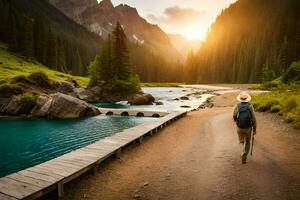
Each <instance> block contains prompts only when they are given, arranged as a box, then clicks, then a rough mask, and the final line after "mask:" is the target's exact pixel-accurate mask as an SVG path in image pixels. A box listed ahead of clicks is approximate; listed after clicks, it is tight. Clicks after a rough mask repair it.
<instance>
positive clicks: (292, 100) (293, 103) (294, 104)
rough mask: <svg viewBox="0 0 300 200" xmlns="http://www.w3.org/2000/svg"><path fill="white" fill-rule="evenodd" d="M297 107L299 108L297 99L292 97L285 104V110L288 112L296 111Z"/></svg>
mask: <svg viewBox="0 0 300 200" xmlns="http://www.w3.org/2000/svg"><path fill="white" fill-rule="evenodd" d="M296 107H297V100H296V98H295V97H290V98H288V99H287V101H286V102H285V106H284V110H285V111H286V112H290V111H292V110H293V109H296Z"/></svg>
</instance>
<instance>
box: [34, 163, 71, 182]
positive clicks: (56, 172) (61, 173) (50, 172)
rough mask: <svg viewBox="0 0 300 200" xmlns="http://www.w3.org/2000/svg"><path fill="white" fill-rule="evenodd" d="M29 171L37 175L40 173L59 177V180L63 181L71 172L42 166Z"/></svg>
mask: <svg viewBox="0 0 300 200" xmlns="http://www.w3.org/2000/svg"><path fill="white" fill-rule="evenodd" d="M29 171H31V172H35V173H40V174H46V175H50V176H58V177H59V178H58V180H61V179H63V178H64V177H66V176H68V175H69V174H70V172H66V171H64V170H57V169H53V168H51V169H50V168H49V167H47V166H41V165H39V166H36V167H34V168H31V169H30V170H29ZM55 182H57V181H54V183H55Z"/></svg>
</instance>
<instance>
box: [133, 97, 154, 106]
mask: <svg viewBox="0 0 300 200" xmlns="http://www.w3.org/2000/svg"><path fill="white" fill-rule="evenodd" d="M154 101H155V98H154V97H153V96H152V95H151V94H135V95H134V96H133V97H132V98H131V99H130V100H129V104H131V105H152V103H154Z"/></svg>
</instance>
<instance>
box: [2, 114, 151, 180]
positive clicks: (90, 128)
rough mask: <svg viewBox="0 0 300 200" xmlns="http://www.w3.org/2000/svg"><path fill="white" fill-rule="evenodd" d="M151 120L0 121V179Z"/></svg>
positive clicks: (108, 118)
mask: <svg viewBox="0 0 300 200" xmlns="http://www.w3.org/2000/svg"><path fill="white" fill-rule="evenodd" d="M151 120H154V119H152V118H138V117H118V116H102V115H100V116H96V117H91V118H85V119H80V120H47V119H36V120H29V119H28V120H26V119H13V120H3V119H1V120H0V177H2V176H5V175H8V174H11V173H13V172H17V171H20V170H22V169H25V168H28V167H31V166H34V165H37V164H40V163H42V162H45V161H47V160H51V159H53V158H55V157H58V156H61V155H63V154H65V153H67V152H70V151H72V150H75V149H78V148H81V147H84V146H86V145H88V144H91V143H94V142H96V141H98V140H100V139H101V138H104V137H106V136H109V135H112V134H114V133H117V132H120V131H122V130H124V129H126V128H130V127H133V126H136V125H138V124H141V123H144V122H147V121H151Z"/></svg>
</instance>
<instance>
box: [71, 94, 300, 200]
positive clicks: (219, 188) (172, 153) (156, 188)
mask: <svg viewBox="0 0 300 200" xmlns="http://www.w3.org/2000/svg"><path fill="white" fill-rule="evenodd" d="M223 98H224V97H223ZM219 100H220V99H219ZM216 102H218V99H217V100H216ZM222 102H223V101H222ZM222 106H226V105H224V102H223V104H222ZM232 109H233V108H232V107H216V108H213V109H205V110H201V111H197V112H192V113H190V114H188V115H187V116H186V117H184V118H182V119H180V120H179V121H177V122H176V123H174V124H172V125H170V126H169V127H167V128H165V129H164V130H162V131H161V132H159V133H158V134H157V135H155V136H153V137H151V138H148V139H146V140H145V142H144V143H142V144H141V145H137V146H131V147H129V148H128V149H126V150H125V152H124V153H123V154H122V155H121V157H120V159H111V160H109V161H107V162H105V163H104V164H103V165H102V167H100V169H99V173H98V174H97V175H95V176H92V175H89V174H87V175H85V176H83V177H81V178H79V179H77V180H76V181H74V182H73V183H70V184H68V185H67V186H66V199H72V200H77V199H78V200H79V199H95V200H96V199H97V200H99V199H105V200H111V199H113V200H127V199H143V200H159V199H162V200H200V199H201V200H202V199H203V200H205V199H213V200H214V199H239V200H244V199H266V200H277V199H278V200H297V199H300V134H299V131H296V130H294V129H292V128H290V127H289V126H288V125H286V124H284V123H283V122H282V121H281V119H280V118H278V117H276V116H275V115H271V114H259V113H258V114H257V118H258V131H257V132H258V134H257V137H256V143H255V149H254V156H252V157H250V158H249V160H248V162H247V164H245V165H242V164H241V162H240V160H239V156H240V154H241V149H242V146H241V145H240V144H239V143H238V139H237V135H236V133H235V124H234V123H233V121H232Z"/></svg>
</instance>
